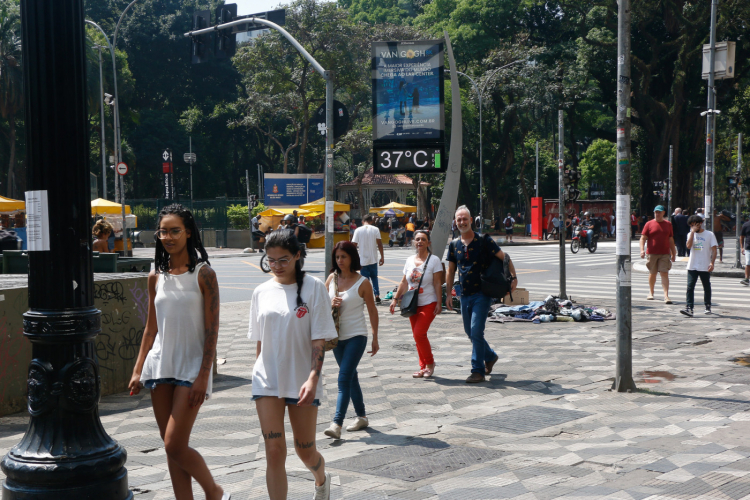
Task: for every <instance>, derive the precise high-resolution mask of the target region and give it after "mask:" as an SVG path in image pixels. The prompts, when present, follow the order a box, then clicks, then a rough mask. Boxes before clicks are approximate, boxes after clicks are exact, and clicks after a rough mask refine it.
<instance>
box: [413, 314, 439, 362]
mask: <svg viewBox="0 0 750 500" xmlns="http://www.w3.org/2000/svg"><path fill="white" fill-rule="evenodd" d="M435 304H436V302H433V303H431V304H427V305H424V306H419V307H417V314H415V315H413V316H410V317H409V321H411V331H412V333H413V334H414V342H416V343H417V355H418V356H419V368H420V369H422V370H424V369H425V368H426V367H427V365H434V364H435V360H434V359H433V357H432V347H431V346H430V341H429V340H428V339H427V330H429V329H430V325H431V324H432V320H433V319H435Z"/></svg>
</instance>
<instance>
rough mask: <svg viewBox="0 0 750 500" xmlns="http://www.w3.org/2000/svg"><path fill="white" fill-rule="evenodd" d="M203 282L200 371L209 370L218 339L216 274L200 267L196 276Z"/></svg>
mask: <svg viewBox="0 0 750 500" xmlns="http://www.w3.org/2000/svg"><path fill="white" fill-rule="evenodd" d="M198 276H199V277H200V278H202V280H203V302H204V304H205V306H204V307H205V320H204V321H205V328H206V340H205V342H204V343H203V361H202V362H201V370H207V371H208V370H210V369H211V365H212V364H213V362H214V357H215V355H216V342H217V340H218V338H219V284H218V282H217V281H216V273H215V272H214V270H213V269H211V268H210V267H209V266H203V267H201V270H200V272H199V275H198Z"/></svg>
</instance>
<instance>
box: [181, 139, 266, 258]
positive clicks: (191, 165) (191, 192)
mask: <svg viewBox="0 0 750 500" xmlns="http://www.w3.org/2000/svg"><path fill="white" fill-rule="evenodd" d="M247 181H248V184H247V194H248V196H249V195H250V178H249V177H248V178H247ZM190 208H191V209H192V208H193V137H192V136H190ZM252 241H253V239H252V238H250V242H251V243H252ZM250 246H251V247H252V245H250Z"/></svg>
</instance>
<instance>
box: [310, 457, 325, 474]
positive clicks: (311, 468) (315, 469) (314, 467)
mask: <svg viewBox="0 0 750 500" xmlns="http://www.w3.org/2000/svg"><path fill="white" fill-rule="evenodd" d="M321 465H323V455H321V456H320V458H319V459H318V464H317V465H314V466H312V467H310V470H311V471H313V472H318V469H320V466H321Z"/></svg>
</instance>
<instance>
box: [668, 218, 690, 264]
mask: <svg viewBox="0 0 750 500" xmlns="http://www.w3.org/2000/svg"><path fill="white" fill-rule="evenodd" d="M672 220H673V221H674V222H673V223H672V230H673V231H674V244H675V246H676V247H677V256H678V257H685V256H688V257H689V256H690V250H689V249H688V248H687V246H686V243H687V236H688V233H689V232H690V227H689V226H688V223H687V221H688V216H687V215H685V214H683V213H682V209H681V208H675V209H674V215H673V216H672Z"/></svg>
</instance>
